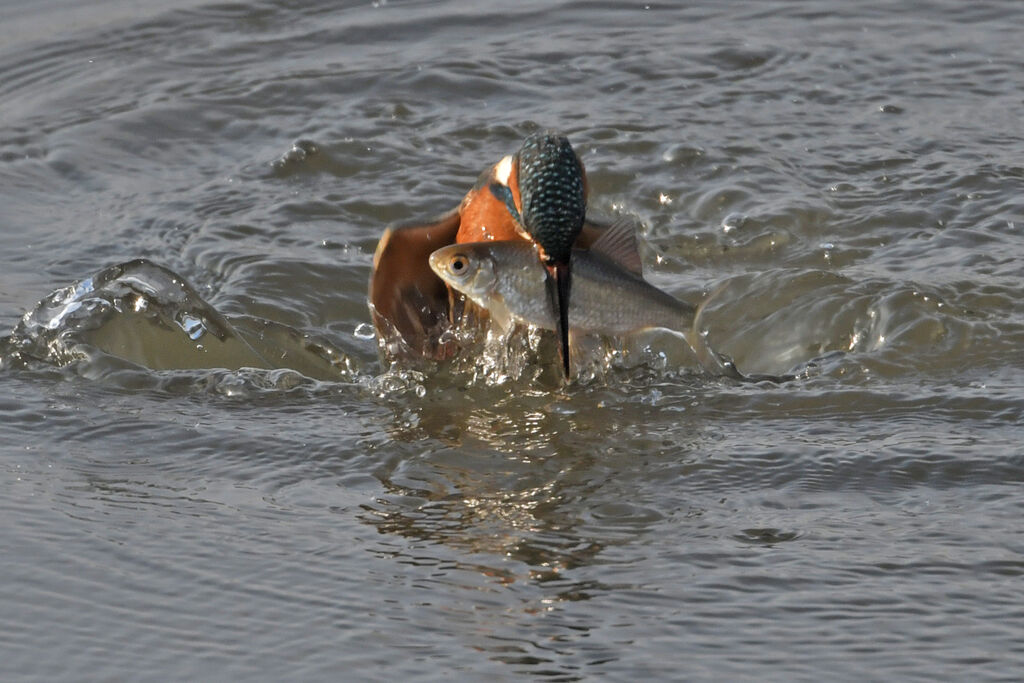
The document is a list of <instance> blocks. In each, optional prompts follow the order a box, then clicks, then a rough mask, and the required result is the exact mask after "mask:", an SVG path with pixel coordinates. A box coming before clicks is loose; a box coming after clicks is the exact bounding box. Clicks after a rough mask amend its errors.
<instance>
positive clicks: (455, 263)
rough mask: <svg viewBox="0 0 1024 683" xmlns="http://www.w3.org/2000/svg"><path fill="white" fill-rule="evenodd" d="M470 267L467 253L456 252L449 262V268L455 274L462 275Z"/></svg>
mask: <svg viewBox="0 0 1024 683" xmlns="http://www.w3.org/2000/svg"><path fill="white" fill-rule="evenodd" d="M467 268H469V258H468V257H467V256H466V255H465V254H455V255H454V256H452V260H451V261H449V262H448V269H449V270H451V271H452V273H453V274H455V275H462V274H463V273H465V272H466V269H467Z"/></svg>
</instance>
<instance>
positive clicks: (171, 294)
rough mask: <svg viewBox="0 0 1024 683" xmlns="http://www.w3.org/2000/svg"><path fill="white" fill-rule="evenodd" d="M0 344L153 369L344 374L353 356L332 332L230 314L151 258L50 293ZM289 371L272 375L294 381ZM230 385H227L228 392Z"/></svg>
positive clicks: (13, 351)
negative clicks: (328, 335) (334, 341)
mask: <svg viewBox="0 0 1024 683" xmlns="http://www.w3.org/2000/svg"><path fill="white" fill-rule="evenodd" d="M2 349H3V352H2V353H0V356H2V357H3V358H4V359H5V360H4V363H5V364H8V365H14V364H27V363H31V362H38V363H44V364H50V365H55V366H59V367H63V366H68V365H71V364H73V363H76V362H83V361H90V362H96V361H97V359H98V358H100V357H104V358H106V359H108V361H109V360H110V359H113V360H115V361H117V362H115V363H113V364H111V363H109V362H108V363H107V366H108V367H112V368H114V367H116V369H117V371H120V370H121V369H122V368H123V366H124V363H128V364H131V365H134V366H141V367H142V368H145V369H148V370H187V369H215V368H220V369H225V370H229V371H232V370H240V369H243V368H249V369H254V370H263V371H270V370H274V371H278V370H288V371H291V372H294V373H296V374H299V375H302V376H306V377H309V378H311V379H314V380H333V381H338V380H346V379H351V377H352V376H353V374H354V373H355V367H354V364H353V362H352V360H351V359H350V358H349V357H348V356H347V355H346V354H344V353H342V352H341V351H339V350H338V349H336V348H335V347H334V346H333V345H331V344H330V343H329V342H327V341H326V340H321V339H316V338H313V337H310V336H309V335H304V334H302V333H300V332H299V331H297V330H294V329H292V328H289V327H287V326H285V325H280V324H277V323H274V322H272V321H268V320H261V319H256V318H238V319H235V320H228V319H227V318H226V317H225V316H224V315H222V314H221V313H220V312H218V311H217V310H216V309H214V308H213V307H212V306H211V305H210V304H209V303H207V302H206V301H204V300H203V298H202V297H200V296H199V294H198V293H197V292H196V291H195V289H193V288H192V286H191V285H189V284H188V282H186V281H185V279H184V278H182V277H181V276H179V275H178V274H176V273H174V272H173V271H171V270H168V269H167V268H164V267H163V266H160V265H157V264H155V263H152V262H151V261H148V260H146V259H136V260H133V261H128V262H126V263H122V264H119V265H116V266H112V267H110V268H107V269H105V270H103V271H101V272H99V273H97V274H96V275H94V276H92V277H89V278H86V279H84V280H82V281H80V282H78V283H76V284H74V285H72V286H70V287H63V288H61V289H58V290H57V291H55V292H53V293H52V294H51V295H50V296H48V297H46V298H44V299H43V300H42V301H40V302H39V304H37V305H36V307H35V308H34V309H33V310H32V311H30V312H28V313H26V314H25V316H24V317H23V318H22V320H21V322H20V323H19V324H18V326H17V327H16V328H15V329H14V331H13V332H12V334H11V335H10V336H9V337H7V338H6V339H4V340H3V347H2ZM286 375H287V373H283V374H282V373H280V372H279V373H277V374H276V375H275V376H274V377H275V379H273V380H272V381H271V382H270V383H271V384H272V385H274V386H276V387H280V386H283V385H287V384H288V383H289V382H288V381H285V380H283V379H282V378H284V377H286ZM227 393H230V391H228V392H227Z"/></svg>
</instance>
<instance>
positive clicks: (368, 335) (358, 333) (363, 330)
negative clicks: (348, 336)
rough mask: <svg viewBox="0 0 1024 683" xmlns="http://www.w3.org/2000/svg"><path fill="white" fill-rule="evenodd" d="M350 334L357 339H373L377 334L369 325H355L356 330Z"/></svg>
mask: <svg viewBox="0 0 1024 683" xmlns="http://www.w3.org/2000/svg"><path fill="white" fill-rule="evenodd" d="M352 334H353V335H354V336H355V337H356V338H357V339H373V338H374V337H375V336H377V333H376V332H375V331H374V329H373V325H371V324H370V323H359V324H358V325H356V329H355V330H354V331H353V332H352Z"/></svg>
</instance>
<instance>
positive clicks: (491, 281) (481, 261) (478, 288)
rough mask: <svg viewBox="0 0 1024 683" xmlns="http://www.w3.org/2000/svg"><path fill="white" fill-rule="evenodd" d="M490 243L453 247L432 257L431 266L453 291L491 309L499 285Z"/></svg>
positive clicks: (453, 245) (447, 247)
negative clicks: (489, 246)
mask: <svg viewBox="0 0 1024 683" xmlns="http://www.w3.org/2000/svg"><path fill="white" fill-rule="evenodd" d="M487 246H488V245H487V243H478V244H450V245H448V246H446V247H441V248H440V249H438V250H437V251H435V252H434V253H432V254H431V255H430V267H431V269H432V270H433V271H434V272H435V273H436V274H437V276H438V277H439V278H441V279H442V280H444V282H445V284H447V285H448V286H449V287H451V288H452V289H454V290H456V291H459V292H461V293H463V294H465V295H466V296H467V297H469V298H470V300H472V301H473V303H475V304H477V305H479V306H483V307H484V308H488V307H489V306H490V300H491V298H492V296H493V294H494V292H495V288H496V285H497V280H498V278H497V272H496V268H495V263H494V258H493V257H492V256H491V254H490V253H489V250H488V249H487Z"/></svg>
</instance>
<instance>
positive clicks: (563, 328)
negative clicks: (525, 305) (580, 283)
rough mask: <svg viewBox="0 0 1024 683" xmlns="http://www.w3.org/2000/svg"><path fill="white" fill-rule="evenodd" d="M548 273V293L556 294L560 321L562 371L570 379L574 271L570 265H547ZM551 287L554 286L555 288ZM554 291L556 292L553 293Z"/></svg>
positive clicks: (555, 299)
mask: <svg viewBox="0 0 1024 683" xmlns="http://www.w3.org/2000/svg"><path fill="white" fill-rule="evenodd" d="M545 268H546V269H547V273H548V278H547V282H548V285H549V286H548V292H549V294H552V293H553V294H554V296H552V297H551V298H552V303H553V304H554V307H555V312H556V313H557V319H558V329H557V333H558V350H559V351H560V355H561V357H562V371H563V372H564V373H565V377H566V379H568V378H569V288H570V287H571V286H572V270H571V269H570V267H569V263H568V262H566V263H553V264H550V265H545ZM551 285H554V286H553V287H552V286H551ZM552 290H554V291H553V292H552Z"/></svg>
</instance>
